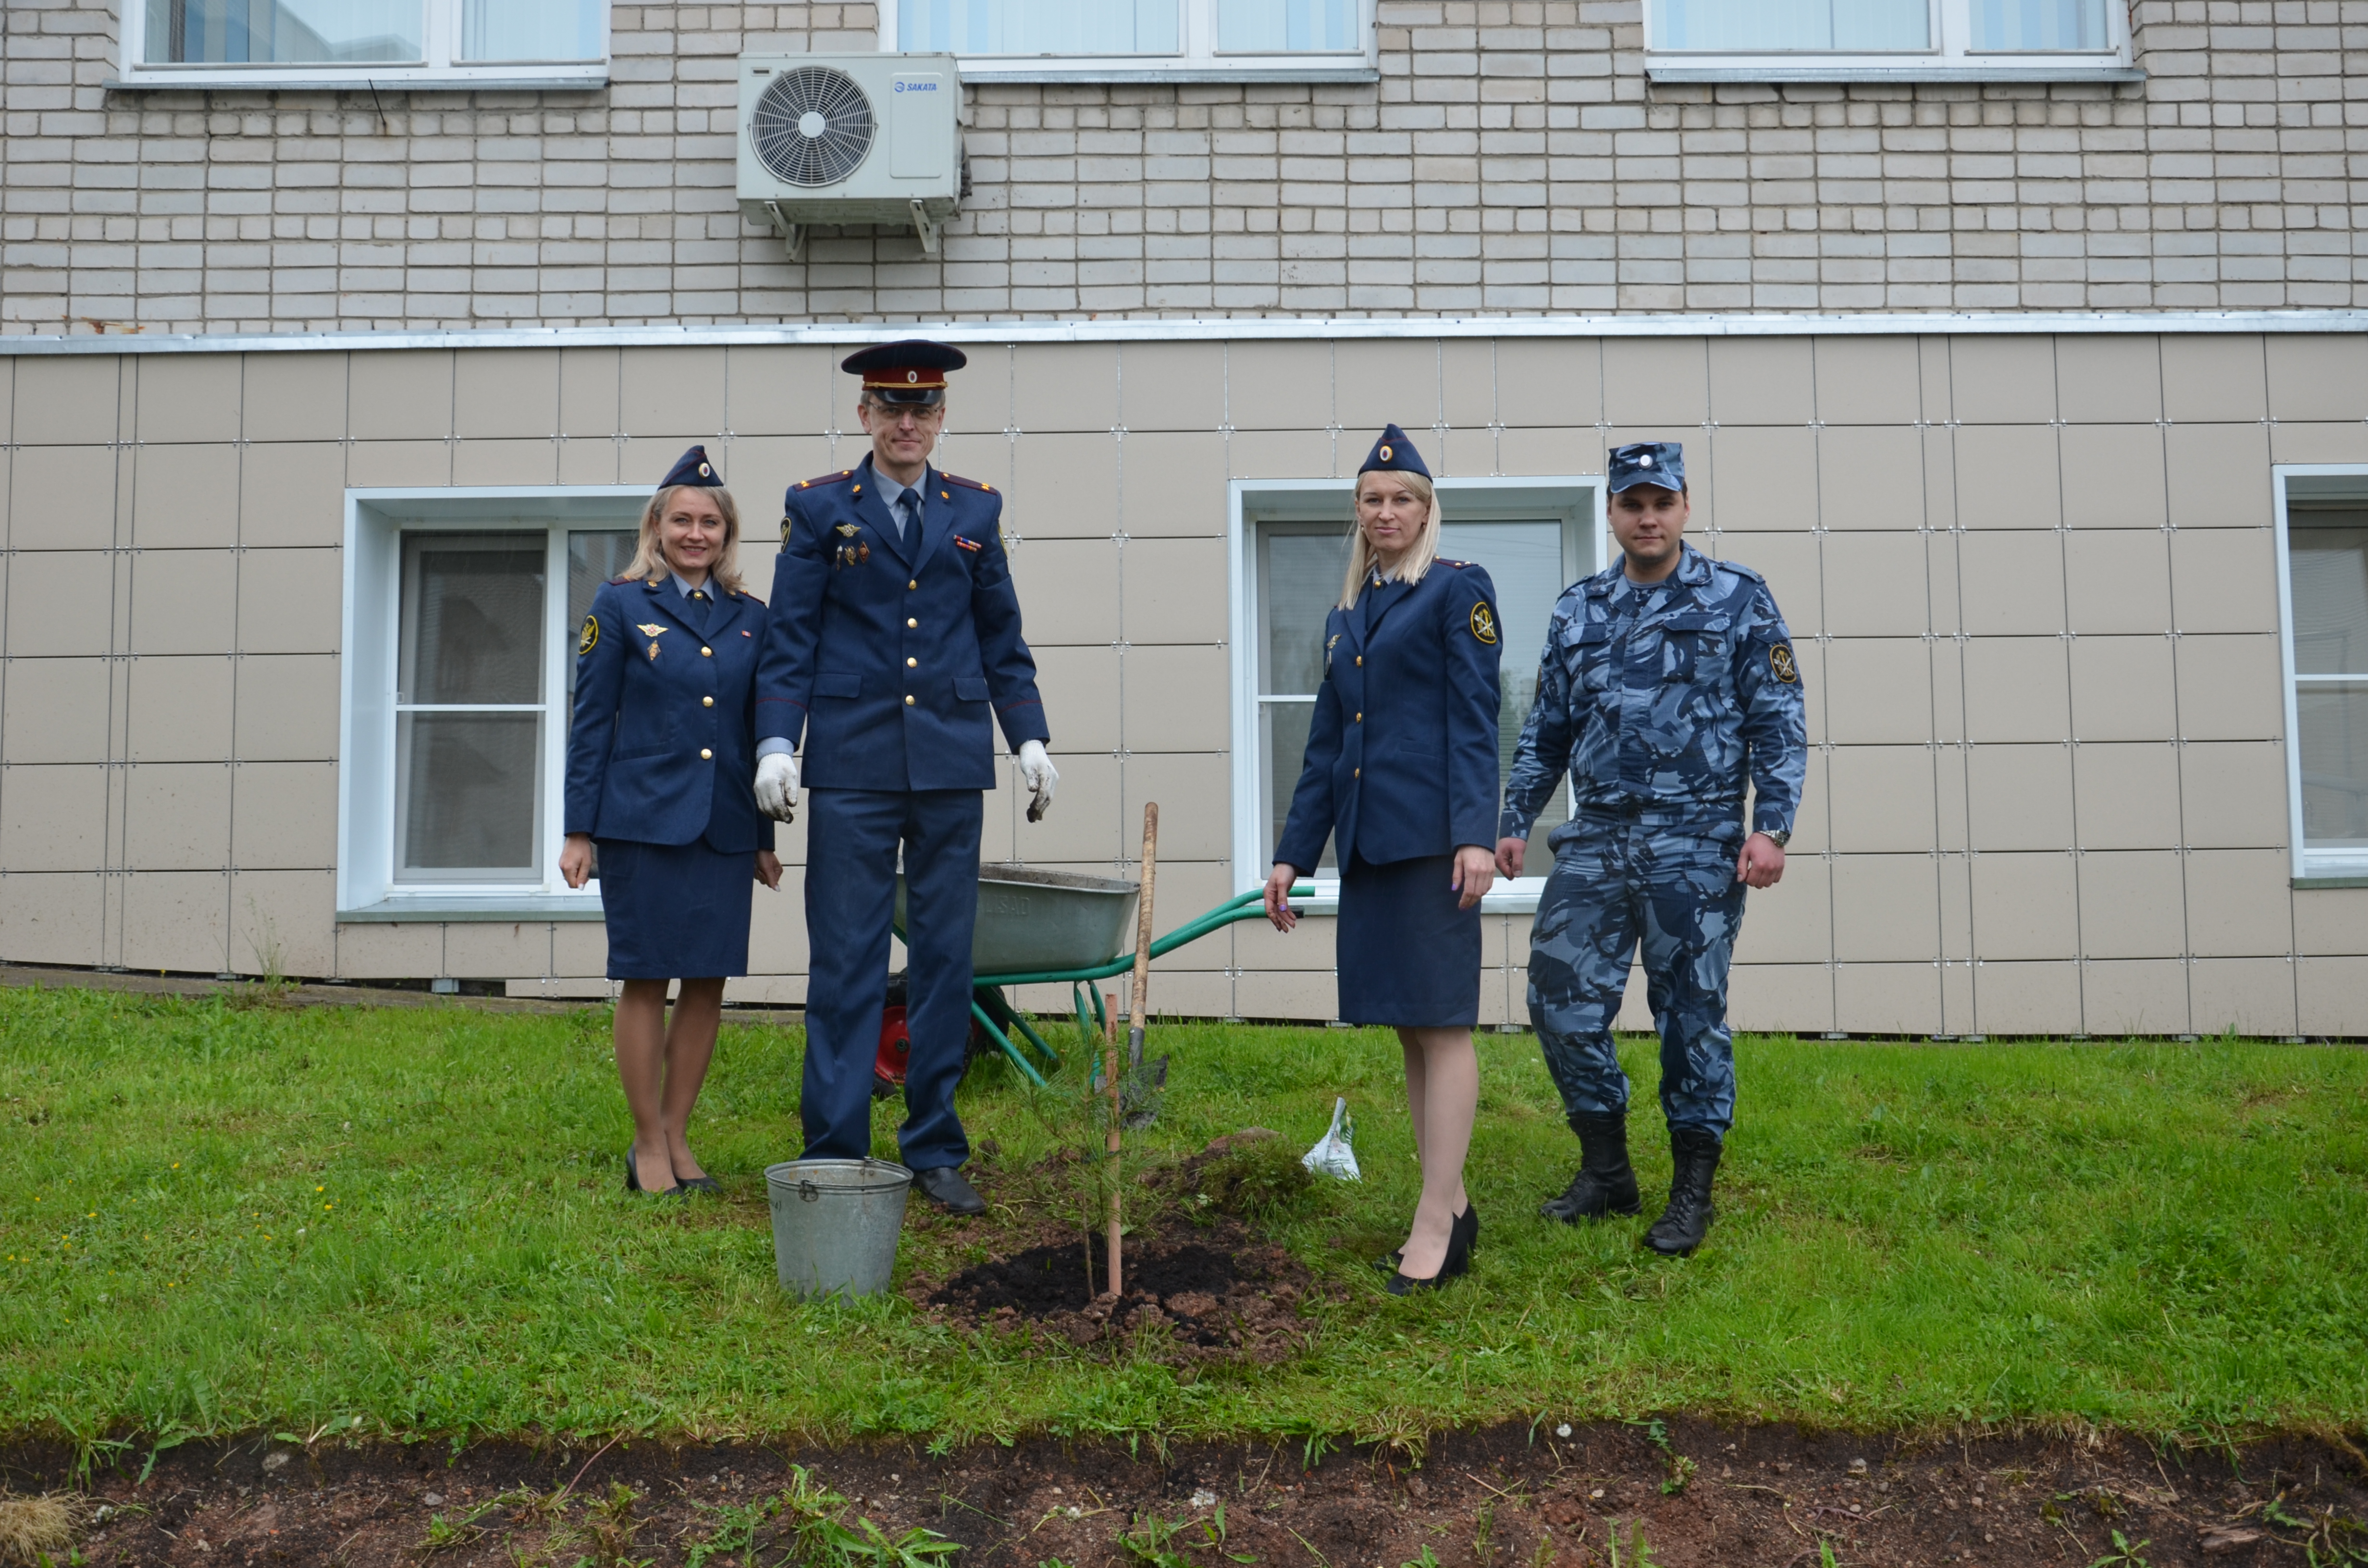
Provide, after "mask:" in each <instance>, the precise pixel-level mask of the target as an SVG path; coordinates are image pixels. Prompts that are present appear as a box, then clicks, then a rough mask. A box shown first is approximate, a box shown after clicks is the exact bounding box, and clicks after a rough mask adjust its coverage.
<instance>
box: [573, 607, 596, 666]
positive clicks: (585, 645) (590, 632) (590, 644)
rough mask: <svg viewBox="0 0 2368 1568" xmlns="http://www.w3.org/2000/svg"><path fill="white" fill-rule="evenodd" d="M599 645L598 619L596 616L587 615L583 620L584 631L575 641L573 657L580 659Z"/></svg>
mask: <svg viewBox="0 0 2368 1568" xmlns="http://www.w3.org/2000/svg"><path fill="white" fill-rule="evenodd" d="M599 645H600V618H599V617H598V616H597V615H587V616H586V617H585V618H584V631H583V632H582V634H581V635H579V636H578V637H577V638H576V639H575V656H576V657H577V658H582V657H583V656H584V655H585V654H586V653H590V652H591V651H592V650H593V649H595V648H597V647H598V646H599Z"/></svg>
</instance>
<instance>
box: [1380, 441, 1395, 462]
mask: <svg viewBox="0 0 2368 1568" xmlns="http://www.w3.org/2000/svg"><path fill="white" fill-rule="evenodd" d="M1396 456H1397V453H1395V452H1394V451H1392V450H1390V444H1389V443H1388V442H1387V441H1383V443H1382V460H1383V462H1388V461H1389V460H1391V459H1393V458H1395V457H1396Z"/></svg>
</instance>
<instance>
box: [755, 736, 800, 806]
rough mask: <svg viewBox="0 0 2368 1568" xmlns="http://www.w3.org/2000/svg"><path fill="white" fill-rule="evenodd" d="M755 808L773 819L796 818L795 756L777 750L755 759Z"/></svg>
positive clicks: (796, 770) (796, 764) (796, 768)
mask: <svg viewBox="0 0 2368 1568" xmlns="http://www.w3.org/2000/svg"><path fill="white" fill-rule="evenodd" d="M757 810H758V811H760V812H764V813H765V814H766V815H767V816H768V817H771V818H772V819H773V820H774V821H775V822H795V821H796V820H797V817H798V759H797V758H796V757H793V756H791V755H790V754H789V753H788V752H785V751H777V752H774V753H772V754H771V755H770V756H760V757H758V758H757Z"/></svg>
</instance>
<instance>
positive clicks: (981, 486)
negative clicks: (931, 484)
mask: <svg viewBox="0 0 2368 1568" xmlns="http://www.w3.org/2000/svg"><path fill="white" fill-rule="evenodd" d="M938 477H939V479H942V480H944V481H945V482H946V483H948V484H959V485H961V486H962V488H963V489H964V490H983V491H985V493H986V494H989V495H992V494H995V486H994V485H992V484H987V483H982V482H981V481H978V480H975V479H964V478H963V477H962V475H961V474H958V473H947V472H942V471H940V472H939V474H938Z"/></svg>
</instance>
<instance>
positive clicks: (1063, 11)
mask: <svg viewBox="0 0 2368 1568" xmlns="http://www.w3.org/2000/svg"><path fill="white" fill-rule="evenodd" d="M1370 6H1371V0H1111V3H1110V4H1106V5H1087V4H1080V3H1079V0H885V3H884V4H883V5H882V11H881V35H880V36H881V47H882V48H883V49H894V50H899V51H905V52H908V53H952V54H958V55H960V56H962V76H963V78H964V79H965V80H970V81H979V80H986V81H995V80H1001V81H1047V80H1057V79H1062V78H1077V77H1089V78H1092V79H1095V80H1099V81H1110V80H1129V79H1133V80H1146V81H1179V80H1201V81H1228V80H1233V81H1239V80H1246V79H1257V78H1260V77H1271V76H1282V77H1287V78H1289V79H1292V80H1295V81H1308V80H1320V81H1330V80H1338V81H1372V80H1375V79H1376V78H1377V74H1378V73H1377V72H1376V70H1375V66H1374V60H1373V57H1372V15H1371V10H1370Z"/></svg>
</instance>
